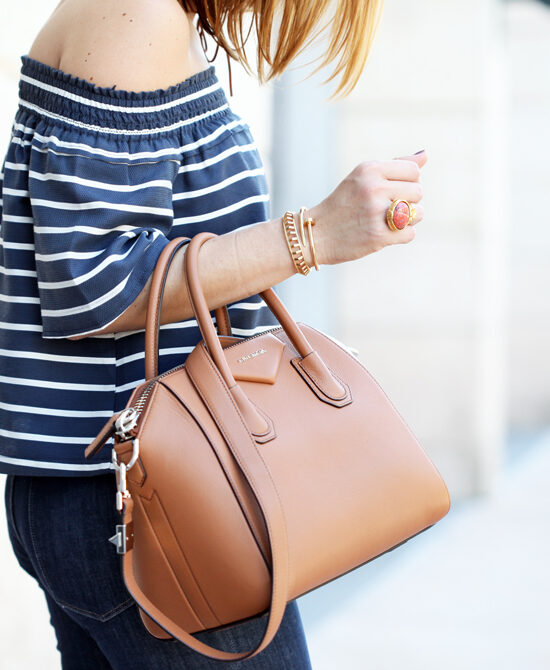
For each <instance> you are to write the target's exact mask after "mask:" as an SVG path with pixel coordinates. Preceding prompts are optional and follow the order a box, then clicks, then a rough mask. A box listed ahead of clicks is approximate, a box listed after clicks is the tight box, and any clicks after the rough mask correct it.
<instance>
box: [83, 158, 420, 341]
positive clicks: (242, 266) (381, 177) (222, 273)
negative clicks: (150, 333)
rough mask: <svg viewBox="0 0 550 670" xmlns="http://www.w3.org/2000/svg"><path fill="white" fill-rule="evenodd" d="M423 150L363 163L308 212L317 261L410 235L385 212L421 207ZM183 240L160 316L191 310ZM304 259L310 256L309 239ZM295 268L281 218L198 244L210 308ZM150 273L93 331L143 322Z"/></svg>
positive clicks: (343, 257) (168, 318) (167, 318)
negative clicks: (399, 205) (396, 206)
mask: <svg viewBox="0 0 550 670" xmlns="http://www.w3.org/2000/svg"><path fill="white" fill-rule="evenodd" d="M426 160H427V157H426V154H425V153H422V154H420V155H415V156H410V157H408V158H406V159H395V160H390V161H371V162H368V163H361V164H360V165H359V166H357V167H356V168H355V170H353V172H352V173H351V174H350V175H349V176H348V177H346V179H344V181H343V182H342V183H341V184H340V185H339V186H338V187H337V188H336V190H335V191H334V192H333V193H332V194H331V195H329V196H328V198H326V199H325V200H323V202H322V203H320V204H319V205H317V206H316V207H314V208H312V209H311V210H309V211H308V212H306V216H311V217H313V218H314V219H315V221H316V224H315V227H314V229H313V230H314V240H315V248H316V256H317V259H318V261H319V263H320V264H336V263H343V262H346V261H350V260H355V259H358V258H362V257H363V256H366V255H368V254H370V253H373V252H375V251H378V250H380V249H382V248H383V247H385V246H388V245H391V244H404V243H407V242H410V241H411V240H413V239H414V235H415V231H414V228H413V227H411V226H408V227H407V228H405V230H403V231H399V232H396V231H391V230H390V229H389V228H388V226H387V224H386V222H385V212H386V210H387V208H388V207H389V205H390V203H391V201H392V200H394V199H395V198H403V199H405V200H408V201H409V202H414V203H416V210H417V216H416V223H418V222H419V221H420V220H422V217H423V209H422V206H421V205H418V204H417V203H418V202H419V201H420V200H421V199H422V187H421V185H420V184H419V181H418V180H419V177H420V168H421V166H422V165H424V164H425V162H426ZM185 250H186V247H183V248H182V249H180V250H179V251H178V252H177V253H176V256H175V258H174V261H173V263H172V265H171V267H170V270H169V272H168V278H167V283H166V288H165V293H164V299H163V306H162V314H161V323H172V322H175V321H183V320H185V319H189V318H191V317H192V316H193V312H192V309H191V305H190V303H189V297H188V295H187V290H186V288H185V283H184V280H183V260H184V253H185ZM305 254H306V262H307V263H308V265H309V266H310V267H311V266H312V265H313V259H312V257H311V253H310V250H309V247H306V249H305ZM295 273H296V269H295V267H294V263H293V262H292V259H291V257H290V254H289V251H288V247H287V244H286V240H285V236H284V232H283V229H282V223H281V219H274V220H272V221H266V222H264V223H260V224H256V225H254V226H249V227H246V228H241V229H236V230H234V231H231V232H229V233H225V234H224V235H219V236H218V237H214V238H212V239H210V240H208V241H207V242H205V244H204V245H203V246H202V248H201V253H200V255H199V276H200V279H201V285H202V287H203V290H204V294H205V298H206V302H207V304H208V306H209V308H210V309H215V308H217V307H221V306H223V305H226V304H229V303H232V302H235V301H238V300H240V299H242V298H246V297H248V296H250V295H253V294H255V293H259V292H261V291H263V290H265V289H267V288H270V287H272V286H274V285H276V284H278V283H279V282H281V281H283V280H285V279H287V278H288V277H290V276H292V275H293V274H295ZM150 283H151V281H150V280H149V281H148V282H147V284H146V285H145V287H144V289H143V290H142V292H141V293H140V295H139V296H138V297H137V299H136V300H135V301H134V302H133V303H132V305H130V307H129V308H128V309H127V310H126V311H125V312H124V313H123V314H121V315H120V316H119V317H118V318H117V319H116V320H115V321H114V322H113V323H111V324H110V325H109V326H107V327H106V328H104V329H103V330H101V331H98V332H96V333H93V334H95V335H97V334H101V333H116V332H119V331H125V330H137V329H142V328H145V321H146V314H147V300H148V297H149V288H150Z"/></svg>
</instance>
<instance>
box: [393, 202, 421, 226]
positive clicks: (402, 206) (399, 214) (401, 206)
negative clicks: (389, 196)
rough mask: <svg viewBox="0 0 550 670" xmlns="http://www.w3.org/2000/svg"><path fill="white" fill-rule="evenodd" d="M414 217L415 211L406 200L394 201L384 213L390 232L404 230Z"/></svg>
mask: <svg viewBox="0 0 550 670" xmlns="http://www.w3.org/2000/svg"><path fill="white" fill-rule="evenodd" d="M415 217H416V209H415V208H414V207H413V206H412V205H411V204H410V203H409V202H407V201H406V200H394V201H393V202H392V204H391V205H390V206H389V208H388V211H387V213H386V221H387V222H388V226H389V227H390V229H391V230H404V229H405V228H406V227H407V226H408V225H409V224H410V223H413V221H414V219H415Z"/></svg>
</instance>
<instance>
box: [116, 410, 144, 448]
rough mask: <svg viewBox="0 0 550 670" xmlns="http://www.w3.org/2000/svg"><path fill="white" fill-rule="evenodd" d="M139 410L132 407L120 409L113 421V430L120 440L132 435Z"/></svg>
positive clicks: (123, 440) (127, 438)
mask: <svg viewBox="0 0 550 670" xmlns="http://www.w3.org/2000/svg"><path fill="white" fill-rule="evenodd" d="M138 417H139V412H138V411H137V409H135V408H134V407H128V408H127V409H124V410H122V412H121V413H120V414H119V415H118V417H117V419H116V421H115V430H116V434H117V435H118V437H120V440H121V442H125V441H126V440H129V439H130V438H131V437H132V430H133V429H134V428H135V427H136V424H137V420H138Z"/></svg>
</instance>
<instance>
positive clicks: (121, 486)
mask: <svg viewBox="0 0 550 670" xmlns="http://www.w3.org/2000/svg"><path fill="white" fill-rule="evenodd" d="M211 237H214V235H213V234H212V233H199V234H198V235H196V236H195V237H194V238H193V239H192V240H191V242H190V243H189V245H188V248H187V249H186V253H185V263H184V265H185V281H186V286H187V290H188V293H189V298H190V303H191V306H192V309H193V312H194V314H195V318H196V320H197V323H198V325H199V328H200V331H201V334H202V340H201V341H200V342H199V343H198V344H197V345H196V347H195V348H194V349H193V351H192V352H191V353H190V354H189V356H188V357H187V359H186V361H185V363H184V364H182V365H180V366H178V367H176V368H174V369H172V370H169V371H168V372H165V373H163V374H160V375H159V374H158V366H157V361H158V324H159V315H160V308H161V302H162V288H163V286H164V282H165V279H166V275H167V272H168V268H169V265H170V261H171V259H172V258H173V256H174V253H175V250H177V248H179V246H180V245H181V244H182V243H183V241H186V240H182V239H181V238H178V239H176V240H173V241H172V242H171V243H169V244H168V246H167V247H166V248H165V249H164V251H163V253H162V254H161V257H160V259H159V261H158V263H157V267H156V269H155V272H154V276H153V282H152V288H151V292H150V298H149V306H148V315H147V328H146V337H147V345H146V352H145V354H146V355H145V368H146V381H145V382H144V383H143V384H141V385H140V386H138V387H137V388H136V389H135V391H134V393H133V394H132V397H131V398H130V400H129V403H128V405H127V407H126V409H125V410H123V411H122V412H120V413H118V414H117V415H115V416H114V417H113V419H112V420H111V421H110V422H109V423H108V425H107V426H106V428H105V429H104V430H103V431H102V433H101V434H100V436H98V439H97V440H96V441H95V442H94V443H93V444H92V445H90V447H88V449H87V450H86V453H87V455H88V456H89V455H91V454H92V453H96V452H97V451H98V450H99V449H101V447H102V445H103V444H105V442H106V441H107V439H108V437H109V436H111V435H113V434H114V435H115V447H114V454H113V465H114V467H115V468H116V470H117V505H118V507H119V509H120V511H121V513H122V518H121V523H120V525H119V526H117V532H116V534H115V536H114V537H113V538H112V541H113V543H114V544H115V545H116V546H117V550H118V551H119V553H120V554H121V556H122V570H123V576H124V580H125V583H126V586H127V588H128V590H129V592H130V594H131V595H132V597H133V598H134V599H135V600H136V602H137V603H138V605H139V607H140V608H141V610H142V611H143V615H142V618H143V621H144V623H145V625H146V626H147V629H148V630H149V631H150V632H151V633H152V634H154V635H156V636H157V637H170V636H173V637H175V638H177V639H178V640H180V641H181V642H183V643H184V644H186V645H188V646H189V647H191V648H192V649H194V650H195V651H197V652H199V653H201V654H204V655H205V656H208V657H209V658H212V659H216V660H221V661H241V660H244V659H247V658H251V657H252V656H255V655H256V654H258V653H259V652H260V651H262V650H263V649H265V648H266V647H267V645H268V644H269V643H270V642H271V640H272V639H273V637H274V636H275V634H276V632H277V630H278V628H279V625H280V623H281V619H282V617H283V614H284V611H285V607H286V605H287V603H288V602H289V601H291V600H293V599H295V598H297V597H299V596H300V595H302V594H304V593H306V592H308V591H311V590H312V589H315V588H317V587H318V586H320V585H322V584H325V583H327V582H329V581H331V580H333V579H335V578H336V577H339V576H340V575H343V574H344V573H347V572H349V571H350V570H352V569H354V568H356V567H358V566H360V565H363V564H364V563H366V562H367V561H370V560H372V559H373V558H375V557H377V556H379V555H381V554H383V553H385V552H386V551H388V550H389V549H392V548H394V547H396V546H397V545H399V544H402V543H403V542H405V541H406V540H407V539H409V538H411V537H412V536H414V535H416V534H418V533H419V532H421V531H423V530H425V529H426V528H428V527H430V526H432V525H433V524H434V523H436V522H437V521H438V520H439V519H441V518H442V517H443V516H444V515H445V514H446V513H447V511H448V509H449V495H448V492H447V488H446V486H445V483H444V482H443V480H442V478H441V476H440V475H439V473H438V472H437V470H436V469H435V467H434V466H433V464H432V463H431V461H430V460H429V459H428V457H427V456H426V454H425V453H424V451H423V450H422V448H421V447H420V445H419V444H418V442H417V440H416V438H415V437H414V436H413V434H412V433H411V431H410V430H409V428H408V427H407V425H406V424H405V422H404V421H403V419H402V418H401V417H400V415H399V414H398V413H397V411H396V410H395V409H394V407H393V405H392V404H391V402H390V401H389V399H388V398H387V396H386V395H385V393H384V392H383V391H382V389H381V388H380V386H379V385H378V384H377V383H376V382H375V381H374V379H373V378H372V377H371V376H370V374H369V373H368V372H367V370H366V369H365V368H364V367H363V365H362V364H361V363H360V362H359V361H358V360H357V359H356V358H355V357H354V356H352V355H351V354H350V353H348V351H346V350H345V349H344V348H343V347H341V346H339V344H337V343H336V342H335V341H334V340H332V338H329V337H328V336H326V335H324V334H322V333H321V332H319V331H318V330H316V329H315V328H312V327H311V326H308V325H305V324H302V323H296V322H295V321H294V320H293V319H292V317H291V316H290V314H289V313H288V312H287V311H286V309H285V307H284V306H283V304H282V303H281V301H280V300H279V298H278V297H277V295H276V294H275V292H274V291H273V290H272V289H268V290H266V291H263V292H262V293H261V294H260V295H261V297H262V298H263V300H264V301H265V303H266V304H267V306H268V307H269V309H270V310H271V311H272V313H273V314H274V316H275V317H276V318H277V320H278V322H279V324H280V326H277V327H275V328H272V329H270V330H269V331H268V332H264V333H261V334H259V335H255V336H253V337H245V338H242V337H236V336H233V335H232V334H231V328H230V324H229V321H228V319H227V318H226V317H225V316H224V314H225V315H226V314H227V310H225V312H224V311H223V310H222V311H221V312H220V311H219V310H218V311H217V312H216V317H217V321H218V324H220V323H223V327H222V329H219V331H218V333H217V332H216V330H215V329H214V324H213V322H212V318H211V315H210V311H209V309H208V306H207V303H206V300H205V298H204V294H203V291H202V288H201V286H200V282H199V275H198V254H199V249H200V247H201V245H202V244H203V243H204V242H205V241H206V240H208V239H210V238H211ZM264 614H265V615H266V618H265V620H266V628H265V633H264V635H263V638H262V640H261V641H260V642H259V644H258V645H257V647H256V648H255V649H251V650H244V651H242V652H241V653H231V652H225V651H221V650H217V649H214V648H212V647H210V646H208V645H206V644H204V643H203V642H201V641H199V640H198V639H197V638H196V637H194V635H193V634H194V633H197V632H199V631H204V630H209V629H216V628H221V627H224V626H228V625H231V624H234V623H236V622H239V621H244V620H246V619H249V618H251V617H256V616H261V615H264Z"/></svg>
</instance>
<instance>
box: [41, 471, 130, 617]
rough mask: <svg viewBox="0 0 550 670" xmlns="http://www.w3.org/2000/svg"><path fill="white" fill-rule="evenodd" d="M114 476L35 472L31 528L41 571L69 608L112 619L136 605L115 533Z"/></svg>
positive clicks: (58, 600) (59, 601) (57, 598)
mask: <svg viewBox="0 0 550 670" xmlns="http://www.w3.org/2000/svg"><path fill="white" fill-rule="evenodd" d="M114 486H115V485H114V477H113V476H111V475H102V476H94V477H74V478H72V477H55V478H53V477H52V478H50V477H35V478H33V481H32V484H31V486H30V487H29V530H30V537H31V544H32V550H33V554H34V560H35V565H36V569H37V572H38V576H39V579H40V581H41V582H42V583H43V586H44V588H45V589H46V590H47V591H48V593H49V594H50V595H51V596H52V598H54V600H55V601H56V603H57V604H58V605H59V606H60V607H62V608H63V609H66V610H70V611H72V612H74V613H75V614H80V615H82V616H86V617H90V618H93V619H97V620H99V621H107V620H108V619H111V618H112V617H114V616H116V615H117V614H119V613H120V612H122V611H124V610H125V609H127V608H128V607H130V606H131V605H132V604H133V602H134V601H133V599H132V598H131V596H130V594H129V593H128V590H127V589H126V586H125V585H124V582H123V579H122V575H121V571H120V563H119V557H118V555H117V553H116V549H115V547H114V546H113V545H112V544H111V543H109V540H108V538H109V537H110V536H111V535H112V534H113V533H114V529H115V525H116V523H117V513H116V511H115V509H114V504H113V503H114V490H115V489H114Z"/></svg>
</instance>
